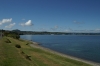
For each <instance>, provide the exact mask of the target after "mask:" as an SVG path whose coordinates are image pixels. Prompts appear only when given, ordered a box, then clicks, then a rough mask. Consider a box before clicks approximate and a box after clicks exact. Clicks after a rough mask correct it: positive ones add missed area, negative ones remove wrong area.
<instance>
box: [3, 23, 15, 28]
mask: <svg viewBox="0 0 100 66" xmlns="http://www.w3.org/2000/svg"><path fill="white" fill-rule="evenodd" d="M15 24H16V23H12V24H9V25H8V26H5V28H12V27H13V26H14V25H15Z"/></svg>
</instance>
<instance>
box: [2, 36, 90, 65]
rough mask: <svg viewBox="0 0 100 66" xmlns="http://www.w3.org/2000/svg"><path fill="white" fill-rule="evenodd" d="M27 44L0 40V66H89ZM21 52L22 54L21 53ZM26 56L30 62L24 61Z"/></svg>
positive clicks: (11, 39) (22, 41)
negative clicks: (17, 46) (17, 45)
mask: <svg viewBox="0 0 100 66" xmlns="http://www.w3.org/2000/svg"><path fill="white" fill-rule="evenodd" d="M7 39H9V40H10V41H11V43H6V42H5V40H7ZM27 43H30V42H28V41H24V40H16V39H13V38H10V37H3V38H2V39H1V40H0V66H91V65H89V64H86V63H83V62H79V61H75V60H72V59H69V58H65V57H61V56H59V55H56V54H52V53H49V52H47V51H43V50H41V49H37V48H32V47H30V46H29V45H26V44H27ZM16 44H19V45H20V46H21V48H16V47H15V45H16ZM22 51H23V52H24V54H22V53H21V52H22ZM26 55H28V56H31V57H30V59H31V61H30V60H28V59H26V57H25V56H26Z"/></svg>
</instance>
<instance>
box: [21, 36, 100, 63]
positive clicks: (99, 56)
mask: <svg viewBox="0 0 100 66" xmlns="http://www.w3.org/2000/svg"><path fill="white" fill-rule="evenodd" d="M21 38H22V39H28V40H32V41H35V42H38V43H40V44H41V46H43V47H47V48H50V49H52V50H55V51H58V52H60V53H64V54H67V55H71V56H75V57H78V58H82V59H86V60H90V61H94V62H99V63H100V36H79V35H76V36H74V35H22V36H21Z"/></svg>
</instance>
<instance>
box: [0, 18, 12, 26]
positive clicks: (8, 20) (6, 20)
mask: <svg viewBox="0 0 100 66" xmlns="http://www.w3.org/2000/svg"><path fill="white" fill-rule="evenodd" d="M10 22H12V18H10V19H2V21H0V25H2V24H4V23H10Z"/></svg>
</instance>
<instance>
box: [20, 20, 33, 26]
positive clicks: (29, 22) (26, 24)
mask: <svg viewBox="0 0 100 66" xmlns="http://www.w3.org/2000/svg"><path fill="white" fill-rule="evenodd" d="M20 25H21V26H32V25H33V24H32V21H31V20H28V21H27V22H26V23H21V24H20Z"/></svg>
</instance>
